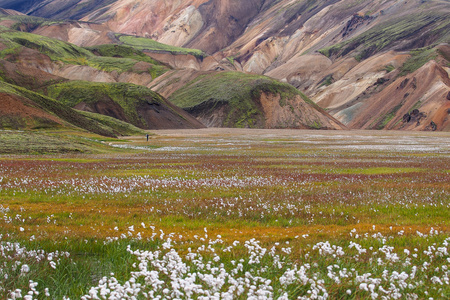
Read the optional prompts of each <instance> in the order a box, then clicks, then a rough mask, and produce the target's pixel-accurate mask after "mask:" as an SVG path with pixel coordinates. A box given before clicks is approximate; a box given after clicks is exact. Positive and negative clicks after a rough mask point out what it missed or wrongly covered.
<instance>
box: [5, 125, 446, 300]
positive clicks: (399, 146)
mask: <svg viewBox="0 0 450 300" xmlns="http://www.w3.org/2000/svg"><path fill="white" fill-rule="evenodd" d="M105 146H109V147H111V149H112V150H111V151H110V152H108V151H106V152H105V151H103V153H102V154H48V155H0V299H146V298H149V299H449V298H450V279H449V277H450V254H449V252H450V196H449V194H450V134H449V133H423V132H421V133H417V132H410V133H405V132H401V133H400V132H380V131H377V132H373V131H350V132H345V131H332V132H328V131H327V132H323V131H303V130H237V129H221V130H219V129H205V130H192V131H190V130H186V131H170V130H169V131H157V132H155V134H154V135H152V136H151V137H150V139H149V141H148V142H147V140H146V138H145V136H142V137H141V136H140V137H131V138H127V139H126V140H122V141H114V140H111V141H107V142H104V144H103V146H102V147H105Z"/></svg>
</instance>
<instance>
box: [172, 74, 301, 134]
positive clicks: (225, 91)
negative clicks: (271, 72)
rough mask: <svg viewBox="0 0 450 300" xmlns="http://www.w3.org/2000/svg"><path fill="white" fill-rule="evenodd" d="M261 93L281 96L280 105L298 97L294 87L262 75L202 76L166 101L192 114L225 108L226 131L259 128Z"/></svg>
mask: <svg viewBox="0 0 450 300" xmlns="http://www.w3.org/2000/svg"><path fill="white" fill-rule="evenodd" d="M261 93H270V94H273V95H276V94H279V95H280V105H281V106H283V105H284V103H285V100H286V99H287V98H290V97H295V96H296V95H301V93H300V92H299V91H298V90H296V89H295V88H294V87H293V86H291V85H289V84H285V83H281V82H279V81H276V80H274V79H271V78H269V77H266V76H261V75H251V74H245V73H241V72H221V73H208V74H204V75H201V76H199V77H197V78H196V79H194V80H193V81H191V82H189V83H188V84H187V85H186V86H184V87H183V88H181V89H179V90H178V91H176V92H175V93H174V94H172V96H171V97H170V98H169V100H170V101H171V102H172V103H174V104H175V105H177V106H179V107H181V108H183V109H185V110H187V111H190V112H192V111H195V110H196V109H202V108H200V107H201V106H208V107H210V108H212V109H215V108H218V107H219V106H226V107H227V108H226V114H227V116H226V118H225V121H224V124H222V126H225V127H250V128H252V127H260V126H261V125H263V124H264V115H263V112H262V111H261V106H260V105H259V104H258V99H259V97H260V96H261Z"/></svg>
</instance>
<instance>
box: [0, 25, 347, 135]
mask: <svg viewBox="0 0 450 300" xmlns="http://www.w3.org/2000/svg"><path fill="white" fill-rule="evenodd" d="M0 22H2V23H3V24H4V25H5V24H9V26H10V28H11V29H8V28H6V27H3V28H1V27H0V58H2V59H3V60H2V61H3V62H4V66H8V67H9V68H8V70H10V71H9V72H6V73H5V74H4V76H0V79H1V80H3V81H5V82H8V83H10V84H14V85H16V86H21V87H24V88H27V89H30V90H32V91H35V92H38V93H40V94H42V95H45V96H48V97H50V98H51V99H54V100H56V101H58V102H59V103H61V104H63V105H65V106H68V107H70V108H75V109H78V110H82V111H87V112H92V113H97V114H102V115H106V116H110V117H114V118H116V119H118V120H121V121H125V122H128V123H130V124H133V125H134V126H137V127H139V128H143V129H173V128H202V127H204V124H203V123H202V121H204V118H201V117H200V115H202V114H201V113H200V115H196V114H194V115H195V117H197V119H196V118H194V117H193V116H191V115H190V114H188V113H187V112H186V111H185V110H183V109H180V108H179V107H177V106H175V105H174V104H173V103H176V102H175V101H174V102H173V103H172V102H168V101H167V100H166V99H164V98H163V97H162V96H160V95H159V94H158V93H156V92H154V91H152V90H151V89H150V87H152V86H156V85H158V84H160V82H161V81H156V79H158V78H159V77H163V76H164V74H165V73H170V74H173V73H180V74H181V73H182V71H183V70H180V69H178V68H172V67H171V66H170V64H162V63H160V62H158V61H157V60H155V59H153V58H151V57H150V56H149V55H146V54H145V53H144V52H143V51H147V52H148V51H153V54H155V55H156V56H157V55H169V56H174V57H178V56H181V57H190V58H192V59H193V60H201V59H202V58H204V55H205V54H204V53H203V52H202V51H199V50H195V49H187V48H179V47H174V46H168V45H164V44H160V43H157V42H154V41H152V40H149V39H145V38H139V37H133V36H127V35H122V34H115V33H114V35H115V37H116V38H117V39H118V40H120V41H122V43H121V44H120V45H118V44H106V45H97V46H91V47H79V46H77V45H74V44H71V43H68V42H64V41H61V40H59V39H55V38H50V37H45V36H42V35H37V34H31V33H28V32H23V31H20V30H23V29H24V28H25V29H26V28H28V29H29V28H33V27H34V29H33V30H32V31H34V32H36V31H39V30H41V29H43V28H45V27H52V28H53V29H55V28H58V27H62V28H67V27H68V26H69V27H70V26H72V25H73V24H77V23H78V22H77V21H75V22H59V21H53V22H52V21H49V20H45V19H39V18H38V19H36V18H32V17H28V16H26V17H17V18H15V17H14V16H13V17H11V16H10V17H3V18H0ZM8 22H9V23H8ZM14 22H16V23H14ZM12 28H17V29H19V30H14V29H12ZM51 32H53V33H55V32H57V31H55V30H52V31H51ZM61 36H63V35H61ZM140 49H142V50H143V51H141V50H140ZM207 60H208V59H207V58H205V62H206V61H207ZM21 69H23V70H24V71H19V72H14V70H21ZM191 70H192V69H191ZM194 71H195V70H194ZM195 72H197V74H196V77H200V76H202V73H201V72H200V71H195ZM231 73H233V74H234V75H233V76H235V77H236V78H237V79H239V80H232V81H230V82H228V84H227V86H225V87H226V88H227V89H229V91H233V93H228V94H230V96H231V98H230V99H234V100H233V101H231V102H229V104H230V105H229V106H227V107H228V108H229V111H227V119H226V122H225V120H222V122H219V123H217V124H216V123H215V124H212V123H209V124H207V125H210V126H228V127H255V128H286V127H288V128H321V129H322V128H323V129H342V128H344V126H343V125H342V124H340V122H338V121H336V120H335V119H334V118H333V117H332V116H330V115H329V114H328V113H326V112H325V111H323V110H321V109H319V108H318V107H317V106H316V105H315V104H314V103H312V102H310V101H309V102H308V99H307V98H306V97H304V98H302V97H301V94H300V92H299V91H297V90H296V89H295V88H294V87H292V86H290V85H288V84H282V83H280V82H278V81H277V80H275V79H271V78H268V77H263V76H260V77H258V78H256V79H255V78H253V77H252V76H251V75H249V74H245V73H242V72H237V71H233V72H231ZM34 76H39V78H40V80H37V81H34V80H33V78H34ZM164 78H168V77H167V76H166V77H164ZM191 80H192V78H190V79H189V78H185V79H184V80H171V81H170V82H166V86H168V87H172V86H173V84H174V83H175V82H178V83H179V84H180V86H179V90H180V93H181V92H182V91H189V90H190V85H191ZM41 81H42V82H41ZM240 81H245V82H248V81H252V86H254V89H252V90H251V91H250V92H246V93H242V91H241V89H240V86H241V85H242V84H241V83H240ZM203 85H206V88H205V91H206V90H214V88H215V81H205V82H203ZM280 86H281V87H282V89H279V88H278V87H280ZM230 87H231V88H232V89H230ZM172 89H173V88H172ZM154 90H155V91H158V90H159V89H156V88H154ZM286 90H290V92H289V93H285V91H286ZM216 92H217V94H219V90H216ZM199 96H200V99H201V101H205V102H207V101H209V100H210V98H208V99H205V98H202V97H204V96H205V95H203V96H202V95H199ZM217 99H218V100H219V101H222V100H223V99H222V98H217ZM237 100H239V101H240V100H242V101H241V102H242V103H240V104H238V105H236V101H237ZM272 102H273V104H279V105H280V104H282V106H285V107H284V108H283V109H281V108H279V105H278V106H277V105H271V104H270V103H272ZM285 102H287V103H288V104H289V105H285V104H284V103H285ZM262 103H264V105H263V104H262ZM267 103H269V105H267ZM241 104H242V105H241ZM245 105H247V107H250V108H251V110H250V111H249V110H247V109H245V108H246V106H245ZM236 107H239V108H240V109H235V108H236ZM294 107H296V109H293V108H294ZM184 108H186V110H188V109H187V107H184ZM228 108H227V109H228ZM299 109H302V111H299ZM275 110H280V111H283V113H282V114H279V113H276V112H275V113H274V112H273V111H275ZM197 112H198V110H197ZM212 114H213V115H214V114H215V112H212ZM281 115H282V117H281ZM273 116H277V117H273ZM199 120H200V121H199ZM3 127H4V126H3Z"/></svg>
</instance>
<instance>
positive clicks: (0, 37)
mask: <svg viewBox="0 0 450 300" xmlns="http://www.w3.org/2000/svg"><path fill="white" fill-rule="evenodd" d="M0 41H2V42H3V43H4V44H5V45H7V46H8V48H7V49H6V50H3V51H7V52H8V51H9V52H10V51H11V50H9V48H12V49H17V48H18V47H20V46H23V47H27V48H30V49H34V50H37V51H39V52H41V53H43V54H46V55H48V56H49V57H50V58H51V59H52V60H58V61H62V62H64V63H77V64H87V62H86V60H87V58H90V57H93V54H92V53H91V52H89V51H87V50H85V49H83V48H81V47H78V46H75V45H73V44H69V43H66V42H63V41H60V40H57V39H52V38H48V37H44V36H41V35H36V34H32V33H27V32H20V31H15V30H5V29H3V30H0ZM3 51H2V52H0V57H4V56H5V53H4V52H3ZM15 51H17V50H15Z"/></svg>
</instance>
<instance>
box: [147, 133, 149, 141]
mask: <svg viewBox="0 0 450 300" xmlns="http://www.w3.org/2000/svg"><path fill="white" fill-rule="evenodd" d="M148 137H149V135H148V134H147V142H148Z"/></svg>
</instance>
